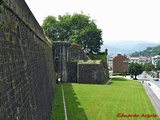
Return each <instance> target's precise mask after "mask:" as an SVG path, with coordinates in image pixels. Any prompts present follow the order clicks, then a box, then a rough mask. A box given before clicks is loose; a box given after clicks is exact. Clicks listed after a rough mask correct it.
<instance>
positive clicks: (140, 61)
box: [129, 57, 151, 65]
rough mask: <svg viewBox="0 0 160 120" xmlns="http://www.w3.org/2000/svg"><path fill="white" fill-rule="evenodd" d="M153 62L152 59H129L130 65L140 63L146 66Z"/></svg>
mask: <svg viewBox="0 0 160 120" xmlns="http://www.w3.org/2000/svg"><path fill="white" fill-rule="evenodd" d="M149 62H151V57H129V63H138V64H142V65H144V64H145V63H149Z"/></svg>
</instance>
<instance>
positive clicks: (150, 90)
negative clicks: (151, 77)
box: [142, 82, 160, 118]
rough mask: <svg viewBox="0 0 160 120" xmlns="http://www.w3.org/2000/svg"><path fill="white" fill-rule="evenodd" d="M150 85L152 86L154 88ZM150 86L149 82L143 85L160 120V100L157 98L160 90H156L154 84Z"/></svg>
mask: <svg viewBox="0 0 160 120" xmlns="http://www.w3.org/2000/svg"><path fill="white" fill-rule="evenodd" d="M149 84H151V86H152V87H151V86H150V85H149ZM149 84H148V82H144V84H142V85H143V86H144V89H145V90H146V93H147V95H148V97H149V99H150V101H151V103H152V105H153V106H154V108H155V110H156V112H157V116H159V118H160V98H159V97H158V96H157V95H159V93H158V92H157V90H158V89H156V87H155V86H154V84H153V83H149Z"/></svg>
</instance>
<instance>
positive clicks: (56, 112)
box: [51, 84, 65, 120]
mask: <svg viewBox="0 0 160 120" xmlns="http://www.w3.org/2000/svg"><path fill="white" fill-rule="evenodd" d="M64 118H65V116H64V106H63V98H62V90H61V85H60V84H57V85H56V92H55V96H54V103H53V108H52V114H51V120H64Z"/></svg>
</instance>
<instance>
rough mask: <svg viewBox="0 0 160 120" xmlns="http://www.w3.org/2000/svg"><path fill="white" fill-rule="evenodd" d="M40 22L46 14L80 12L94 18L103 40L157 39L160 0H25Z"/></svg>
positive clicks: (159, 29) (156, 40)
mask: <svg viewBox="0 0 160 120" xmlns="http://www.w3.org/2000/svg"><path fill="white" fill-rule="evenodd" d="M25 1H26V3H27V4H28V6H29V8H30V9H31V11H32V13H33V14H34V16H35V17H36V19H37V21H38V22H39V24H40V25H41V24H42V23H43V20H44V18H45V17H47V16H48V15H53V16H55V17H58V15H64V14H66V13H69V14H73V13H81V11H82V12H83V13H84V14H86V15H89V16H90V17H91V19H94V20H96V24H97V26H98V28H100V29H102V31H103V35H102V38H103V41H104V42H105V43H107V42H110V41H122V40H123V41H130V40H131V41H133V40H135V41H140V40H143V41H151V42H160V0H25Z"/></svg>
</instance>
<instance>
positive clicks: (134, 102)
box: [63, 78, 159, 120]
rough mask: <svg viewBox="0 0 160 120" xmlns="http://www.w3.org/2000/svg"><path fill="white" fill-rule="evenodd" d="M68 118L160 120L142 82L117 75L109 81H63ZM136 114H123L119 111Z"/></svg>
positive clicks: (78, 119)
mask: <svg viewBox="0 0 160 120" xmlns="http://www.w3.org/2000/svg"><path fill="white" fill-rule="evenodd" d="M63 87H64V91H65V99H66V107H67V114H68V120H128V119H129V120H130V119H132V120H141V119H142V120H143V119H144V120H147V119H149V120H158V119H159V118H158V117H150V118H147V117H148V116H146V117H141V116H142V115H143V114H144V115H152V114H156V112H155V110H154V108H153V106H152V104H151V102H150V100H149V98H148V96H147V94H146V92H145V90H144V88H143V86H142V84H141V83H140V82H138V81H132V80H126V79H123V78H114V79H112V82H111V84H110V85H95V84H94V85H93V84H63ZM122 114H124V115H134V114H135V115H137V117H133V116H132V117H120V115H122Z"/></svg>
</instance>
